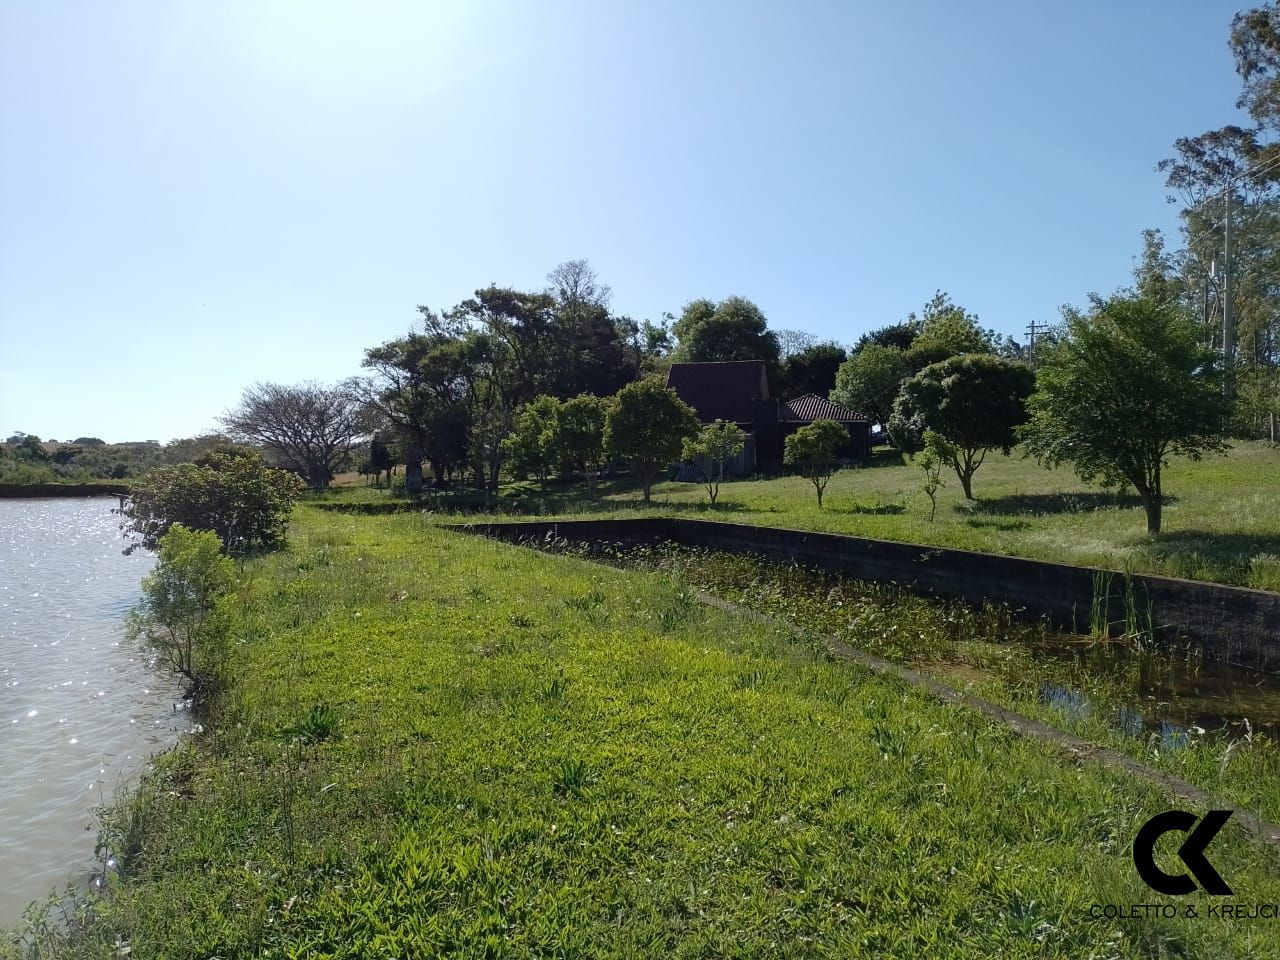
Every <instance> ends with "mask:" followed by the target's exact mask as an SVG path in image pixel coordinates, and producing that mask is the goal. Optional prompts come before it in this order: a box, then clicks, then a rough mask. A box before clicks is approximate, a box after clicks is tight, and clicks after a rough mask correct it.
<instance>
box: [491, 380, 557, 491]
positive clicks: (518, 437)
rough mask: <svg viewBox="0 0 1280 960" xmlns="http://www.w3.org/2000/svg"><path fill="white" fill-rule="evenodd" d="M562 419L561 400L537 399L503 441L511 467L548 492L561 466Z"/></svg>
mask: <svg viewBox="0 0 1280 960" xmlns="http://www.w3.org/2000/svg"><path fill="white" fill-rule="evenodd" d="M559 420H560V401H559V400H557V399H556V398H555V397H549V396H546V395H543V396H540V397H535V398H534V399H533V400H532V401H531V402H530V403H528V404H527V405H526V406H525V408H524V409H523V410H521V411H520V413H519V414H518V415H517V416H516V422H515V430H514V431H513V432H512V434H511V436H509V437H507V438H506V439H505V440H504V441H503V442H502V448H503V451H504V452H505V453H506V454H507V456H509V457H510V458H511V466H512V467H513V468H514V469H516V470H522V471H528V472H530V473H532V474H533V475H534V476H536V477H537V478H538V485H539V486H540V487H541V489H542V490H543V492H544V493H545V492H546V489H547V476H548V474H550V473H551V471H552V470H554V469H555V468H556V467H557V466H559V465H560V430H559Z"/></svg>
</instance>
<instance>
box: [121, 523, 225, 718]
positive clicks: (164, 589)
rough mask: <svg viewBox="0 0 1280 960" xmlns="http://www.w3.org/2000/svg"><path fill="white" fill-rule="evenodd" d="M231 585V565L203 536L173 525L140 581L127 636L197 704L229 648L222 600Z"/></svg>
mask: <svg viewBox="0 0 1280 960" xmlns="http://www.w3.org/2000/svg"><path fill="white" fill-rule="evenodd" d="M234 583H235V564H234V563H232V561H231V560H230V559H229V558H228V557H225V556H223V554H222V541H221V540H219V539H218V535H217V534H215V533H213V532H211V531H208V530H188V529H187V528H186V527H184V526H183V525H182V524H180V523H175V524H173V525H172V526H171V527H170V528H169V530H168V532H167V533H165V534H164V536H162V537H161V538H160V541H159V561H158V562H157V563H156V566H155V569H154V570H152V572H151V573H150V574H148V575H147V577H146V578H145V579H144V580H143V581H142V600H141V601H140V602H139V603H138V605H137V606H136V607H135V608H134V609H133V610H132V611H131V612H130V614H129V619H128V633H129V636H130V638H131V639H133V640H135V641H141V642H143V643H145V644H146V645H147V646H149V647H150V648H151V649H152V650H154V651H155V652H156V653H157V654H158V655H159V656H160V658H161V659H162V660H164V661H165V662H166V663H167V664H168V665H169V667H170V668H171V669H172V670H173V671H174V672H175V673H178V674H180V675H181V676H183V677H184V678H186V680H187V682H188V683H189V684H190V685H191V696H192V698H193V699H194V700H196V701H197V702H199V701H201V700H202V699H203V697H204V696H205V695H206V694H207V693H208V692H209V691H210V690H211V688H212V687H213V685H214V683H215V682H216V680H217V678H218V675H219V674H220V672H221V670H222V666H223V663H224V662H225V660H226V657H227V652H228V649H229V643H230V632H229V624H228V620H227V616H226V611H225V607H224V605H223V603H222V599H223V598H224V597H225V596H226V595H227V594H229V593H230V592H231V589H232V587H233V585H234Z"/></svg>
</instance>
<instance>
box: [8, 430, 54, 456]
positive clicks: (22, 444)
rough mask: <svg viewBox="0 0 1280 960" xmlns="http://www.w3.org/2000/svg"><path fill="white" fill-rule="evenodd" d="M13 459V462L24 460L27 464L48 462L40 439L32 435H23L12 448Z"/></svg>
mask: <svg viewBox="0 0 1280 960" xmlns="http://www.w3.org/2000/svg"><path fill="white" fill-rule="evenodd" d="M13 457H14V459H15V460H25V461H26V462H27V463H48V462H49V454H48V452H47V451H46V450H45V448H44V446H43V444H42V443H41V440H40V438H39V437H37V436H36V435H35V434H34V433H28V434H24V435H23V437H22V439H21V440H19V441H18V443H17V445H16V446H15V447H14V448H13Z"/></svg>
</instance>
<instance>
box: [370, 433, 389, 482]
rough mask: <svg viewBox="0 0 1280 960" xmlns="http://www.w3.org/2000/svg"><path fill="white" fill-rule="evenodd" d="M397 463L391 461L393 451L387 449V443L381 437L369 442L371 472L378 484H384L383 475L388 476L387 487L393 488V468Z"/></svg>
mask: <svg viewBox="0 0 1280 960" xmlns="http://www.w3.org/2000/svg"><path fill="white" fill-rule="evenodd" d="M394 463H395V461H394V460H392V459H391V450H390V449H389V448H388V447H387V444H386V442H385V441H384V440H383V439H382V438H381V437H379V436H374V437H373V439H372V440H370V441H369V457H368V464H369V472H370V473H371V474H373V476H374V481H375V482H376V483H379V484H380V483H382V475H383V474H384V473H385V474H386V475H387V486H388V487H390V486H391V467H392V466H393V464H394Z"/></svg>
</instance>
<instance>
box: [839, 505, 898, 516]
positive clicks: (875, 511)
mask: <svg viewBox="0 0 1280 960" xmlns="http://www.w3.org/2000/svg"><path fill="white" fill-rule="evenodd" d="M830 510H831V512H832V513H860V514H865V515H867V516H874V517H893V516H897V515H898V514H900V513H906V512H907V508H906V506H905V505H903V504H901V503H875V504H870V503H855V504H852V505H851V506H847V507H834V506H833V507H831V508H830Z"/></svg>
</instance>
